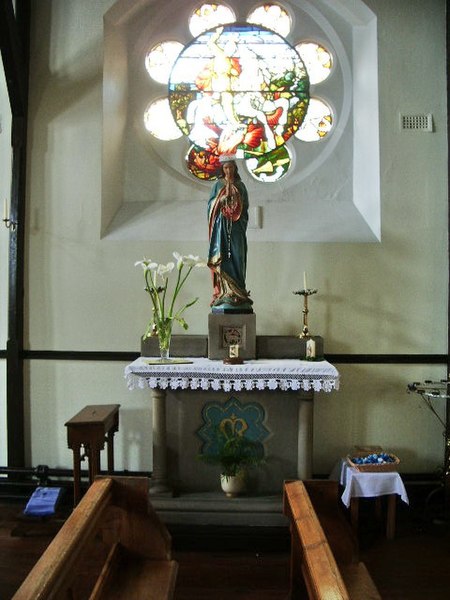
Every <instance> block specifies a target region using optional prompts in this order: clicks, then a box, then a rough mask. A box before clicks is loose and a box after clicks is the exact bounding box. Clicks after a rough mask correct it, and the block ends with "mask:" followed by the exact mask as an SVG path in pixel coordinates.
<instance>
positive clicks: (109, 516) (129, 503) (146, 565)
mask: <svg viewBox="0 0 450 600" xmlns="http://www.w3.org/2000/svg"><path fill="white" fill-rule="evenodd" d="M93 550H95V552H93ZM90 553H93V554H92V559H91V564H90V565H89V564H88V563H89V560H90ZM103 555H105V559H104V556H103ZM96 566H97V567H98V569H99V573H98V574H97V573H94V576H92V572H93V571H95V567H96ZM176 572H177V564H176V562H175V561H172V560H171V538H170V535H169V533H168V531H167V530H166V528H165V526H164V524H163V523H162V522H161V521H160V519H159V517H158V516H157V514H156V513H155V511H154V510H153V508H152V506H151V504H150V502H149V498H148V479H147V478H143V477H141V478H134V477H101V478H98V479H96V480H95V481H94V483H93V484H92V485H91V486H90V487H89V489H88V490H87V492H86V494H85V495H84V497H83V498H82V500H81V501H80V503H79V504H78V505H77V506H76V508H75V509H74V511H73V512H72V514H71V515H70V516H69V518H68V519H67V520H66V522H65V523H64V525H63V526H62V528H61V529H60V531H59V532H58V534H57V535H56V536H55V538H54V539H53V540H52V542H51V543H50V545H49V546H48V548H47V550H46V551H45V552H44V554H43V555H42V556H41V558H40V559H39V560H38V562H37V563H36V565H35V566H34V568H33V569H32V571H31V572H30V573H29V575H28V577H27V578H26V579H25V581H24V582H23V584H22V586H21V587H20V588H19V590H18V591H17V592H16V594H15V596H14V598H13V600H41V599H42V600H47V599H59V598H73V599H76V600H84V598H86V599H87V598H92V600H94V598H95V599H98V600H99V599H101V598H108V600H110V599H111V600H112V599H113V598H124V599H125V598H126V599H127V600H133V599H134V598H136V599H139V600H143V599H144V598H148V599H152V600H153V599H154V600H159V599H162V598H171V597H172V595H173V591H174V587H175V578H176ZM86 573H88V574H89V575H90V576H91V579H92V580H93V581H92V583H93V586H92V587H93V589H86V587H87V586H86V581H87V580H89V577H87V579H86V576H85V574H86ZM138 590H140V592H139V593H137V592H138ZM117 593H120V594H121V595H118V596H117V595H115V594H117Z"/></svg>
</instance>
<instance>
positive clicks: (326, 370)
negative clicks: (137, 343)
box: [125, 357, 339, 525]
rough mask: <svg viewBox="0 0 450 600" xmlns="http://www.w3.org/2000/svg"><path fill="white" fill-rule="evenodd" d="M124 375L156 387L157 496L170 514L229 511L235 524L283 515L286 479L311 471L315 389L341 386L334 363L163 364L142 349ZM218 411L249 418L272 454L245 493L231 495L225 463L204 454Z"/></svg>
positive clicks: (183, 516) (200, 519)
mask: <svg viewBox="0 0 450 600" xmlns="http://www.w3.org/2000/svg"><path fill="white" fill-rule="evenodd" d="M125 378H126V382H127V385H128V388H129V389H130V390H133V389H136V388H140V389H145V388H148V389H149V390H150V393H151V398H152V403H153V407H152V408H153V471H152V482H151V494H152V503H153V505H154V506H155V508H156V509H157V510H158V511H159V512H160V513H161V512H162V513H163V515H162V516H163V517H164V518H165V519H166V520H167V521H172V522H186V521H188V522H194V523H200V524H208V523H225V522H227V515H228V517H229V519H230V522H232V523H233V524H239V523H242V524H243V523H245V524H255V525H258V524H266V525H267V524H268V523H270V524H272V525H275V524H281V523H284V519H283V517H282V510H281V498H282V489H283V481H284V480H286V479H296V478H300V479H307V478H309V477H311V475H312V460H313V455H312V451H313V400H314V392H331V391H333V390H337V389H338V388H339V373H338V371H337V369H336V368H335V367H334V366H333V365H331V364H330V363H329V362H327V361H325V360H323V361H317V362H316V361H306V360H299V359H257V360H248V361H245V363H244V364H241V365H229V364H224V363H223V362H222V361H221V360H209V359H207V358H186V359H181V360H180V359H175V361H174V362H172V363H169V364H163V363H161V362H158V361H157V359H155V358H146V357H139V358H138V359H136V360H135V361H134V362H132V363H131V364H129V365H128V366H127V367H126V368H125ZM211 415H215V417H214V418H219V419H221V418H229V417H230V416H231V417H232V418H236V416H237V417H238V418H241V419H243V420H245V422H246V426H249V427H250V428H253V431H254V432H256V435H257V436H258V439H259V440H260V441H261V442H262V444H263V447H264V452H265V457H266V462H265V464H264V465H263V466H262V467H259V468H258V469H256V470H255V471H254V472H253V473H252V481H253V487H252V489H251V490H250V493H249V494H248V496H246V497H241V498H233V499H229V498H226V497H225V495H224V494H223V492H221V490H220V482H219V470H220V468H219V467H218V466H215V465H209V464H205V463H204V462H202V461H199V460H198V455H199V454H200V453H201V451H202V444H203V443H204V440H205V435H208V427H209V425H210V422H209V421H210V420H211V419H210V417H211ZM217 415H218V416H217ZM269 515H272V518H268V517H269Z"/></svg>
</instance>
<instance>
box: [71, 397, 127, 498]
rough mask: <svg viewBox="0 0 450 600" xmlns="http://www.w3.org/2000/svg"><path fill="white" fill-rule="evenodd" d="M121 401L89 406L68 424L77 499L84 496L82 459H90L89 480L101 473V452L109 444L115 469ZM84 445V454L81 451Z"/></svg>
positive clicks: (109, 467) (109, 462)
mask: <svg viewBox="0 0 450 600" xmlns="http://www.w3.org/2000/svg"><path fill="white" fill-rule="evenodd" d="M119 407H120V404H96V405H90V406H85V407H84V408H83V410H81V411H80V412H79V413H77V414H76V415H75V416H74V417H72V418H71V419H70V420H69V421H67V423H65V426H66V427H67V445H68V446H69V448H70V449H71V450H72V451H73V501H74V506H76V505H77V504H78V502H79V501H80V497H81V490H80V486H81V461H82V460H84V458H85V457H87V458H88V462H89V484H92V482H93V481H94V479H95V476H96V475H98V474H99V473H100V452H101V450H103V448H104V447H105V441H106V442H107V444H108V473H112V472H113V471H114V433H115V432H116V431H119ZM81 446H84V451H85V452H84V454H83V455H81Z"/></svg>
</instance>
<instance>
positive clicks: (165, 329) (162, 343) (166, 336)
mask: <svg viewBox="0 0 450 600" xmlns="http://www.w3.org/2000/svg"><path fill="white" fill-rule="evenodd" d="M172 325H173V320H172V319H164V321H160V322H159V324H158V341H159V356H160V358H161V360H162V361H168V360H169V359H170V340H171V338H172Z"/></svg>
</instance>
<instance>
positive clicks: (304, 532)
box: [283, 481, 381, 600]
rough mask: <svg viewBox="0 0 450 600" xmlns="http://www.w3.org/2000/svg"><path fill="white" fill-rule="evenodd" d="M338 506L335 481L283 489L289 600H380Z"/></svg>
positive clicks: (289, 484) (294, 483)
mask: <svg viewBox="0 0 450 600" xmlns="http://www.w3.org/2000/svg"><path fill="white" fill-rule="evenodd" d="M310 496H311V497H310ZM311 498H313V500H314V505H313V502H312V501H311ZM337 501H338V498H337V487H336V483H335V482H331V481H305V482H302V481H290V482H286V483H285V485H284V502H283V505H284V514H285V515H286V516H287V517H288V518H289V521H290V528H291V599H292V600H295V599H297V598H311V599H313V600H346V599H351V600H381V597H380V595H379V593H378V590H377V589H376V587H375V584H374V583H373V581H372V578H371V577H370V574H369V572H368V571H367V569H366V567H365V565H364V564H363V563H361V562H358V558H357V547H356V540H355V539H354V535H353V532H352V530H351V528H350V527H349V526H348V524H347V523H346V522H344V521H343V519H341V518H339V517H340V515H339V514H338V511H337ZM318 514H319V515H320V519H319V516H318ZM322 523H323V525H324V527H322ZM324 529H325V530H324Z"/></svg>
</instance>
